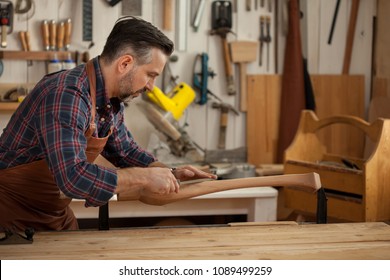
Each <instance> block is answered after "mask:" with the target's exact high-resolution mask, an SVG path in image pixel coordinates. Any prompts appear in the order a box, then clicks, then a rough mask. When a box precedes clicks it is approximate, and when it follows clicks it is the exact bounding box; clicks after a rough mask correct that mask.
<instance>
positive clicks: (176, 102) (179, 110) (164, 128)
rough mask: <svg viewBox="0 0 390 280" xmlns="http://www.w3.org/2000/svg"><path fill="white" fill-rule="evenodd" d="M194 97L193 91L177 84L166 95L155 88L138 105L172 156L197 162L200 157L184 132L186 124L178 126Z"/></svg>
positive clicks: (187, 86) (186, 86) (182, 84)
mask: <svg viewBox="0 0 390 280" xmlns="http://www.w3.org/2000/svg"><path fill="white" fill-rule="evenodd" d="M195 96H196V93H195V91H194V90H193V89H192V88H191V87H190V86H189V85H188V84H186V83H184V82H181V83H179V84H177V85H176V86H175V87H174V88H173V89H172V90H171V91H170V92H169V93H168V94H165V93H164V92H162V90H161V89H159V88H158V87H157V86H155V87H154V88H153V90H151V91H149V92H147V94H146V95H145V96H144V99H143V102H141V103H139V105H141V109H142V111H143V113H144V114H145V116H146V117H147V119H148V120H149V121H150V122H151V123H152V124H153V125H154V127H155V128H156V129H157V130H158V131H160V132H162V133H163V134H164V135H165V137H166V138H167V139H166V141H167V144H168V145H169V148H170V150H171V153H172V154H173V155H175V156H178V157H190V158H191V160H195V161H199V160H201V158H202V155H201V154H200V153H199V151H198V149H197V145H196V144H195V143H194V142H193V141H192V140H191V139H190V137H189V135H188V134H187V132H186V131H185V126H187V124H184V125H182V126H180V125H179V120H180V119H181V117H182V116H183V113H184V112H185V110H186V109H187V107H188V106H189V105H190V104H191V103H192V102H193V101H194V99H195Z"/></svg>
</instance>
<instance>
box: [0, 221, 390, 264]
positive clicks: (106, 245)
mask: <svg viewBox="0 0 390 280" xmlns="http://www.w3.org/2000/svg"><path fill="white" fill-rule="evenodd" d="M0 258H1V259H2V260H5V259H13V260H16V259H24V260H26V259H45V260H46V259H57V260H61V259H91V260H94V259H120V260H125V259H142V260H148V259H150V260H153V259H166V260H181V259H183V260H184V259H194V260H195V259H201V260H202V259H203V260H207V259H218V260H222V259H236V260H238V259H247V260H255V259H268V260H273V259H274V260H276V259H283V260H289V259H301V260H310V259H314V260H317V259H325V260H337V259H346V260H352V259H355V260H356V259H372V260H379V259H385V260H388V259H390V226H389V225H387V224H385V223H344V224H304V225H298V224H296V223H295V222H281V223H271V224H266V223H264V224H262V223H255V224H251V223H243V224H231V225H227V226H222V227H216V226H210V227H204V226H203V227H182V228H178V227H162V228H134V229H118V230H108V231H68V232H67V231H63V232H38V233H36V234H35V235H34V241H33V243H32V244H18V245H0Z"/></svg>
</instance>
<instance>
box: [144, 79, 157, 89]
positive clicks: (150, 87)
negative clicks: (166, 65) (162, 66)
mask: <svg viewBox="0 0 390 280" xmlns="http://www.w3.org/2000/svg"><path fill="white" fill-rule="evenodd" d="M154 82H155V79H150V80H149V81H148V82H147V83H146V86H145V88H146V89H147V90H148V91H152V90H153V88H154Z"/></svg>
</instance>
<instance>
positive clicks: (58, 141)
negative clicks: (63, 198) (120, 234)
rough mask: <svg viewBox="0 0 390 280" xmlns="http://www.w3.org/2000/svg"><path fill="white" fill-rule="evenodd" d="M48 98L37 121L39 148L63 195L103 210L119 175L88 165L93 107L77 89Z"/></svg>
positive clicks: (48, 96) (109, 170) (47, 96)
mask: <svg viewBox="0 0 390 280" xmlns="http://www.w3.org/2000/svg"><path fill="white" fill-rule="evenodd" d="M56 91H57V92H58V91H61V94H48V95H46V97H45V99H43V101H42V104H41V106H40V109H39V112H38V114H37V115H36V119H35V129H36V133H37V135H39V144H40V146H41V148H42V149H43V150H44V154H45V155H46V160H47V162H48V164H49V168H50V170H51V171H52V173H53V175H54V180H55V182H56V184H57V185H58V187H59V188H60V189H61V191H62V192H63V193H64V194H65V195H67V196H69V197H72V198H79V199H85V201H86V206H100V205H103V204H104V203H106V202H107V201H108V200H109V199H110V198H111V197H112V195H113V194H114V191H115V188H116V184H117V175H116V171H115V170H112V169H108V168H104V167H100V166H97V165H95V164H90V163H88V162H87V157H86V154H85V150H86V146H87V141H86V138H85V136H84V133H85V131H86V129H87V127H88V126H89V112H90V109H91V108H90V103H89V101H87V100H86V99H85V98H86V97H85V96H84V97H83V96H82V94H81V93H79V92H78V91H77V90H76V89H66V88H63V89H59V88H57V89H56Z"/></svg>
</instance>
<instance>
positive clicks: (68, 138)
mask: <svg viewBox="0 0 390 280" xmlns="http://www.w3.org/2000/svg"><path fill="white" fill-rule="evenodd" d="M94 66H95V71H96V106H97V110H96V117H95V122H96V126H97V132H95V134H96V133H97V134H98V135H94V136H95V137H97V136H98V137H105V136H107V135H108V133H109V131H110V128H111V127H113V133H112V135H111V136H110V137H109V139H108V142H107V144H106V146H105V148H104V151H103V153H102V155H103V156H104V157H105V158H106V159H108V160H109V161H110V162H112V163H113V164H114V165H115V166H117V167H121V168H122V167H134V166H140V167H145V166H148V165H149V164H150V163H152V162H154V161H156V158H154V157H153V155H151V154H150V153H148V152H146V151H145V150H143V149H142V148H140V147H139V146H138V145H137V144H136V143H135V141H134V139H133V137H132V135H131V133H130V132H129V130H128V129H127V128H126V126H125V123H124V118H123V111H124V104H123V103H119V102H118V101H116V100H115V99H112V100H110V99H108V97H107V94H106V92H105V87H104V80H103V76H102V72H101V69H100V66H99V63H98V58H97V57H96V58H94ZM91 110H92V104H91V101H90V94H89V80H88V78H87V74H86V69H85V65H79V66H77V67H76V68H74V69H72V70H69V71H61V72H57V73H54V74H50V75H46V76H45V77H44V78H43V79H42V80H41V81H40V82H39V83H38V84H37V85H36V87H35V88H34V89H33V90H32V91H31V92H30V93H29V94H28V96H27V97H26V98H25V100H24V101H23V102H22V103H21V104H20V105H19V107H18V109H17V110H16V111H15V113H14V114H13V115H12V117H11V119H10V121H9V123H8V125H7V127H6V128H5V129H4V131H3V133H2V135H1V136H0V169H5V168H10V167H13V166H17V165H20V164H26V163H29V162H33V161H36V160H42V159H45V160H46V161H47V163H48V166H49V169H50V171H51V172H52V174H53V176H54V180H55V182H56V184H57V185H58V187H59V188H60V190H61V191H62V192H63V193H64V194H66V195H67V196H69V197H72V198H80V199H85V200H86V206H99V205H102V204H104V203H105V202H107V201H108V200H109V199H110V198H111V197H112V195H113V194H114V191H115V187H116V184H117V174H116V171H115V170H112V169H109V168H104V167H100V166H97V165H95V164H91V163H88V162H87V157H86V154H85V149H86V145H87V141H86V138H85V136H84V134H85V132H86V130H87V129H88V127H89V124H90V121H91Z"/></svg>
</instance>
